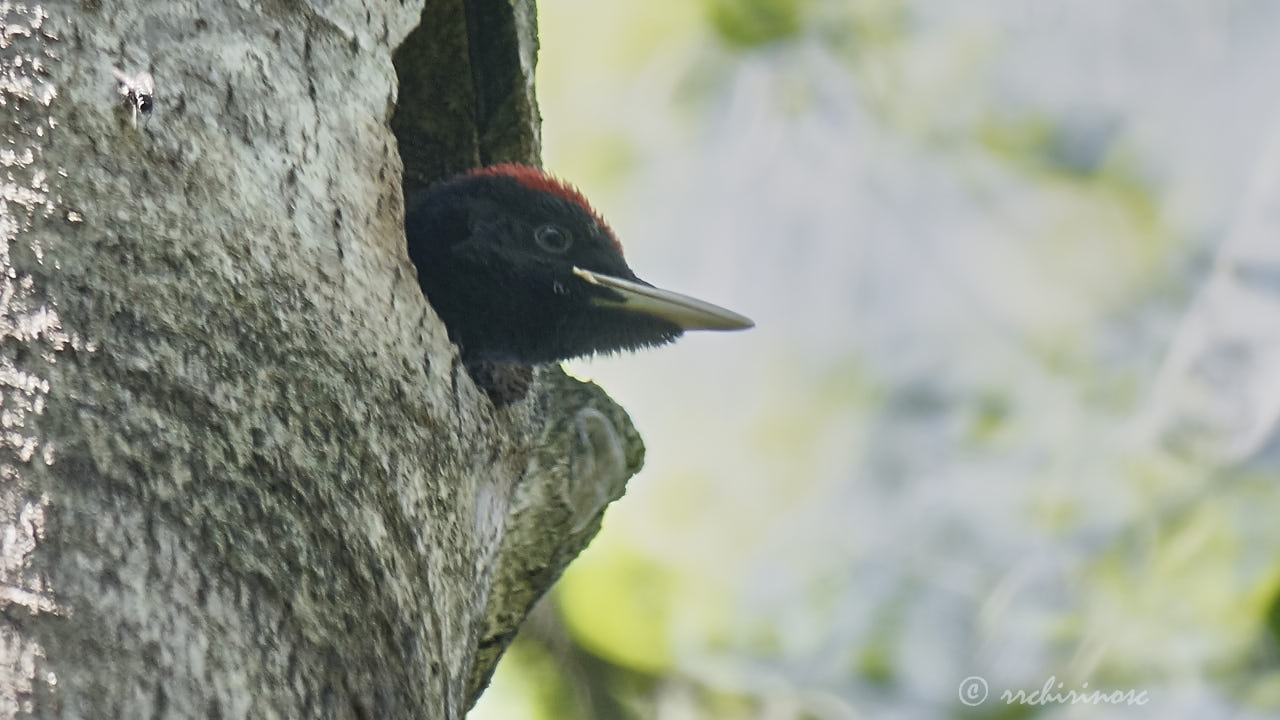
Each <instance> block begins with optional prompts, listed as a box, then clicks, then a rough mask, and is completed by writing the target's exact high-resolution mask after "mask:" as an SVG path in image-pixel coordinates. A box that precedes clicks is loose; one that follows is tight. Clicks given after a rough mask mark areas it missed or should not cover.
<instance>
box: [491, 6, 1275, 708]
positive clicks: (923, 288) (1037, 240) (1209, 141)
mask: <svg viewBox="0 0 1280 720" xmlns="http://www.w3.org/2000/svg"><path fill="white" fill-rule="evenodd" d="M1227 5H1230V7H1227ZM1227 5H1223V4H1213V3H1196V2H1190V1H1186V2H1184V1H1183V0H1169V1H1168V2H1167V3H1166V4H1163V5H1158V12H1157V11H1156V10H1155V8H1157V4H1155V0H1143V2H1139V3H1138V4H1137V5H1135V6H1133V7H1131V8H1130V9H1129V10H1126V9H1125V8H1123V7H1121V4H1111V3H1107V2H1105V0H1090V1H1087V2H1083V1H1082V2H1071V3H1059V2H1046V3H1020V2H1017V1H1016V0H983V1H982V2H975V3H946V2H936V1H931V0H915V1H909V0H860V1H846V0H701V1H700V2H696V3H689V2H686V1H685V0H653V2H649V3H629V4H625V5H623V4H614V3H599V2H596V1H595V0H542V2H541V3H540V4H539V12H540V18H539V21H540V26H541V32H542V51H541V52H542V58H541V65H540V70H539V72H540V76H539V95H540V100H541V102H542V108H543V113H544V118H545V122H544V126H543V132H544V146H545V152H544V154H545V158H546V160H547V163H548V166H549V167H551V168H552V169H553V170H556V171H558V172H562V173H563V174H565V175H566V176H568V177H570V178H571V179H573V180H574V181H575V182H578V183H580V184H581V185H582V186H583V187H584V189H585V190H586V191H587V194H588V196H590V197H591V198H592V199H593V201H594V202H596V203H597V204H598V206H599V207H600V208H601V210H602V211H603V213H604V215H605V216H606V217H609V218H610V220H611V223H612V224H613V225H614V227H615V229H616V230H618V231H619V234H620V235H621V236H622V237H623V239H624V242H625V243H626V245H627V248H628V257H629V258H630V259H631V261H632V264H633V266H634V267H635V268H636V269H637V271H638V272H639V274H640V275H641V276H642V277H645V278H646V279H650V280H655V281H665V280H667V279H672V280H675V281H679V282H683V283H686V284H688V285H689V286H690V287H689V289H691V290H695V289H698V288H710V289H711V290H714V291H715V292H719V293H722V294H727V293H732V292H735V291H736V292H738V293H739V295H738V297H742V298H747V299H749V300H750V299H754V300H756V301H757V306H756V307H755V308H751V307H747V308H741V309H744V310H746V311H747V312H748V313H749V314H752V315H756V316H757V317H756V319H757V321H758V322H759V327H758V328H757V329H756V330H754V331H752V333H750V334H745V335H742V336H736V337H735V338H734V339H732V340H724V339H723V338H722V337H718V338H714V339H706V340H704V339H702V338H687V339H685V340H682V341H681V343H679V344H678V345H676V346H675V347H672V348H666V349H663V350H661V351H658V352H655V353H653V354H646V355H644V356H637V358H626V359H612V360H609V361H608V362H607V364H600V365H594V364H593V365H590V366H588V368H587V369H588V371H589V372H592V373H595V374H597V375H598V377H601V378H602V384H603V385H604V386H605V387H606V388H607V389H609V390H610V392H611V393H613V394H614V395H615V397H618V398H619V399H620V400H621V401H622V402H623V404H624V406H626V407H628V408H629V410H630V411H631V412H632V414H633V417H634V418H635V420H636V422H637V424H638V426H639V428H640V430H641V432H642V433H643V434H644V435H645V437H646V442H647V444H648V446H649V448H650V450H649V457H648V459H647V467H646V470H645V472H643V473H642V474H641V475H640V476H638V477H637V478H635V479H634V480H633V481H632V483H631V486H630V487H629V490H628V495H627V496H626V497H624V498H623V499H622V500H621V501H620V502H619V503H617V504H615V505H614V506H613V507H612V508H611V509H610V510H609V513H608V516H607V518H606V523H605V529H604V531H603V532H602V534H601V536H600V537H599V538H597V540H596V541H595V542H594V543H593V545H592V546H591V547H590V548H589V549H588V550H587V552H586V553H584V555H583V556H582V557H581V558H580V559H579V560H578V561H576V562H575V563H574V565H572V566H571V567H570V568H569V570H568V572H567V573H566V575H565V578H564V580H563V581H562V583H561V584H560V585H559V586H558V588H557V589H556V591H555V592H554V604H553V605H551V606H548V607H547V608H544V611H543V612H541V613H540V616H539V617H540V620H539V623H540V624H539V628H538V629H537V630H536V631H530V632H526V633H525V634H523V635H522V636H521V638H520V639H519V640H518V641H517V643H516V645H515V646H514V647H513V650H512V651H511V653H510V654H509V655H508V656H507V657H506V658H505V659H504V660H503V663H502V665H501V666H500V669H499V673H498V676H497V678H496V680H495V683H494V687H493V688H492V689H491V690H490V691H489V693H488V694H486V696H485V697H484V698H483V699H482V701H481V704H480V706H479V707H478V708H477V710H476V711H475V714H474V717H475V718H476V720H482V719H488V718H502V719H503V720H507V719H508V718H521V717H527V718H556V719H557V720H560V719H566V718H578V717H583V718H588V717H590V718H636V719H638V720H639V719H645V720H647V719H648V718H661V719H666V718H679V719H680V720H685V719H689V718H744V719H745V718H766V717H767V718H779V719H782V718H786V719H791V718H796V719H799V718H823V719H827V718H853V717H879V716H892V717H921V718H926V717H958V718H1024V717H1033V716H1035V717H1041V716H1043V717H1062V716H1091V715H1087V714H1084V715H1071V714H1070V713H1069V712H1067V711H1070V710H1072V708H1057V707H1046V706H1040V707H1032V706H1027V705H1006V704H1003V703H1001V702H995V701H988V702H987V703H985V704H983V705H982V706H981V707H976V708H968V707H965V706H964V705H963V704H962V703H960V702H959V699H958V697H957V694H956V688H957V684H958V682H959V681H960V680H961V679H963V678H965V677H967V676H970V675H981V676H984V677H986V678H987V679H988V680H989V681H990V684H991V690H992V696H993V697H997V696H998V694H999V691H1000V690H1001V689H1002V688H1008V689H1015V690H1016V689H1026V690H1034V689H1036V688H1038V687H1040V685H1041V684H1042V683H1044V682H1045V681H1046V680H1047V678H1048V677H1049V676H1055V677H1057V678H1058V679H1060V680H1063V681H1064V682H1066V683H1068V684H1073V685H1071V686H1072V687H1079V686H1080V684H1081V683H1085V682H1088V683H1090V687H1092V688H1137V689H1142V690H1147V691H1149V693H1150V695H1151V697H1152V698H1153V699H1154V701H1153V702H1152V703H1151V705H1149V706H1147V707H1145V708H1141V709H1135V708H1120V709H1119V711H1120V714H1119V715H1114V716H1123V717H1130V716H1132V717H1165V716H1168V715H1169V714H1171V713H1174V712H1183V713H1190V714H1191V715H1188V716H1195V717H1205V718H1225V717H1235V716H1238V715H1239V716H1243V715H1246V714H1247V713H1254V715H1255V716H1256V717H1266V716H1268V714H1269V713H1270V714H1274V713H1275V712H1277V711H1280V609H1278V608H1280V599H1278V598H1280V563H1278V562H1277V560H1276V558H1277V556H1278V555H1280V523H1276V522H1275V521H1274V517H1273V516H1274V514H1275V508H1276V507H1278V506H1280V482H1277V481H1278V480H1280V467H1278V466H1280V458H1277V451H1276V450H1275V449H1274V448H1272V449H1270V450H1265V449H1264V450H1263V451H1261V452H1260V453H1258V457H1256V458H1251V459H1250V460H1249V461H1248V462H1244V461H1240V460H1230V461H1228V460H1223V459H1222V458H1220V457H1214V456H1211V455H1207V454H1204V453H1202V452H1200V451H1198V450H1197V449H1196V446H1194V445H1192V444H1189V443H1184V442H1182V440H1181V439H1180V436H1178V435H1177V434H1170V435H1153V434H1151V433H1150V432H1148V430H1149V429H1148V428H1147V427H1146V426H1145V425H1144V423H1145V422H1147V421H1148V420H1149V418H1147V417H1146V414H1155V415H1159V414H1160V413H1161V412H1163V413H1165V414H1177V413H1179V412H1185V413H1187V414H1188V415H1189V416H1190V417H1192V418H1193V420H1194V422H1192V423H1191V431H1192V432H1194V431H1199V430H1200V429H1201V427H1200V425H1201V424H1204V423H1206V422H1209V421H1213V420H1215V417H1216V416H1214V415H1213V414H1212V413H1211V412H1208V411H1206V410H1205V408H1213V407H1215V406H1214V405H1213V403H1212V402H1211V401H1213V400H1216V399H1217V398H1215V397H1204V396H1201V395H1196V394H1195V393H1192V394H1190V395H1189V399H1181V400H1179V402H1182V403H1183V404H1182V405H1175V406H1174V407H1173V409H1172V410H1170V409H1163V410H1161V409H1160V408H1159V407H1158V405H1159V404H1158V403H1157V402H1155V401H1156V400H1158V399H1160V398H1153V392H1155V391H1154V390H1153V388H1155V387H1157V376H1159V375H1161V374H1162V372H1161V371H1162V368H1164V367H1165V366H1166V364H1167V357H1168V355H1169V353H1170V352H1171V350H1170V347H1171V345H1173V344H1174V339H1173V338H1174V335H1175V328H1177V327H1180V326H1182V325H1184V324H1186V323H1189V322H1192V321H1193V320H1194V314H1193V313H1191V312H1190V311H1189V306H1190V305H1191V303H1192V301H1193V299H1194V298H1195V297H1196V296H1197V295H1198V293H1199V292H1200V289H1201V288H1202V287H1203V286H1204V284H1205V282H1206V280H1205V278H1206V275H1207V274H1208V273H1209V272H1210V271H1209V270H1208V269H1207V268H1208V266H1210V265H1211V258H1213V257H1214V255H1215V253H1217V252H1219V251H1220V247H1221V246H1222V245H1223V243H1222V242H1221V240H1222V237H1223V235H1224V234H1226V233H1228V232H1230V228H1231V227H1232V226H1233V218H1234V213H1235V212H1236V211H1237V209H1238V206H1239V204H1240V197H1241V196H1244V195H1246V194H1247V191H1248V187H1247V185H1246V183H1247V182H1248V180H1249V178H1251V177H1252V176H1253V175H1254V174H1255V173H1254V165H1253V163H1254V161H1255V158H1256V156H1258V155H1259V153H1258V152H1257V144H1258V143H1259V142H1261V138H1262V137H1263V136H1262V133H1263V132H1265V131H1266V128H1267V125H1266V118H1267V117H1268V116H1265V114H1263V113H1262V111H1261V110H1259V108H1263V109H1265V108H1268V107H1269V105H1267V104H1266V102H1263V100H1257V101H1256V102H1255V98H1254V95H1255V94H1259V93H1260V92H1261V91H1259V90H1258V88H1263V87H1264V85H1265V82H1266V80H1265V78H1262V77H1261V76H1260V75H1259V74H1257V73H1250V72H1241V69H1242V68H1257V67H1268V66H1269V65H1268V62H1271V61H1272V60H1275V61H1280V52H1276V51H1275V50H1273V48H1280V12H1277V11H1275V10H1271V9H1269V8H1271V7H1273V6H1269V5H1267V4H1265V3H1262V2H1257V1H1253V2H1242V3H1234V4H1227ZM1126 7H1127V6H1126ZM1275 7H1280V6H1275ZM1134 8H1137V9H1134ZM1232 83H1236V85H1233V84H1232ZM1249 83H1252V84H1249ZM1213 93H1217V94H1213ZM1211 95H1212V97H1210V96H1211ZM1267 102H1269V100H1267ZM1250 108H1253V110H1250ZM1268 112H1269V110H1268ZM1259 117H1261V118H1262V119H1261V120H1259V119H1258V118H1259ZM1237 119H1239V120H1238V121H1237ZM1232 122H1236V123H1237V124H1235V125H1231V126H1230V127H1228V124H1229V123H1232ZM1260 128H1261V129H1260ZM1264 195H1265V193H1264ZM662 273H665V274H666V275H665V277H663V276H662ZM663 284H666V283H665V282H664V283H663ZM673 284H674V283H673ZM743 288H746V289H745V291H744V290H743ZM699 294H703V293H702V292H701V291H700V290H699ZM709 297H710V298H711V299H717V298H716V297H715V296H714V295H709ZM1244 317H1245V316H1244V315H1243V314H1240V313H1236V312H1232V313H1224V314H1220V315H1217V316H1214V322H1216V323H1217V324H1219V325H1224V326H1229V327H1236V326H1243V327H1245V328H1246V329H1247V327H1248V323H1247V322H1245V321H1244V319H1243V318H1244ZM1231 352H1239V349H1238V348H1236V349H1235V350H1232V349H1231V348H1226V349H1225V350H1223V351H1222V353H1225V354H1226V355H1228V356H1229V355H1230V353H1231ZM1209 357H1210V358H1211V359H1212V358H1214V357H1217V355H1214V354H1212V353H1211V354H1210V355H1209ZM1207 365H1208V369H1207V370H1206V372H1207V374H1208V375H1209V376H1210V377H1211V379H1213V377H1214V376H1213V372H1210V371H1214V369H1215V368H1216V367H1217V366H1216V365H1214V364H1213V363H1212V362H1210V363H1207ZM1225 367H1228V368H1230V367H1232V366H1230V365H1226V366H1225ZM1193 368H1200V365H1197V364H1194V363H1193ZM1216 372H1217V373H1218V375H1219V376H1220V377H1218V379H1217V380H1216V382H1218V383H1220V385H1219V386H1214V385H1209V386H1208V387H1210V388H1213V387H1222V388H1228V389H1229V388H1231V387H1233V386H1238V385H1240V384H1241V383H1243V382H1244V379H1243V378H1242V377H1240V376H1238V375H1235V374H1233V373H1232V372H1230V371H1229V370H1221V369H1218V370H1216ZM1264 390H1266V388H1253V387H1246V388H1244V392H1243V393H1242V395H1243V397H1244V398H1245V400H1248V399H1250V398H1262V397H1265V396H1267V393H1266V392H1264ZM1210 394H1212V393H1210ZM1241 402H1244V400H1242V401H1241ZM1228 407H1231V406H1230V405H1228ZM1153 408H1155V409H1153ZM1255 410H1257V408H1249V407H1243V406H1242V407H1240V408H1237V409H1235V410H1234V411H1233V412H1236V413H1238V414H1239V416H1240V417H1245V418H1247V417H1253V415H1252V414H1251V413H1254V411H1255ZM1263 410H1265V408H1263ZM1206 416H1208V417H1209V421H1205V420H1204V418H1205V417H1206ZM1227 420H1228V421H1230V422H1243V421H1240V420H1239V418H1237V417H1236V416H1234V415H1232V416H1229V417H1228V418H1227ZM1230 422H1227V423H1226V424H1227V425H1228V426H1229V427H1230V426H1231V424H1230ZM1197 423H1200V424H1197ZM1084 709H1085V710H1090V709H1093V708H1084ZM1111 710H1113V711H1114V710H1116V709H1115V708H1112V709H1111ZM1101 714H1102V710H1099V715H1101Z"/></svg>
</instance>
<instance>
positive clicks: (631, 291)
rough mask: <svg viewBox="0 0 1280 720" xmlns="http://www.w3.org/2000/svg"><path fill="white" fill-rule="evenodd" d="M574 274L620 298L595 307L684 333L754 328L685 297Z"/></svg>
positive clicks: (738, 317) (726, 312)
mask: <svg viewBox="0 0 1280 720" xmlns="http://www.w3.org/2000/svg"><path fill="white" fill-rule="evenodd" d="M573 274H574V275H577V276H578V277H580V278H582V279H583V280H586V281H587V282H589V283H591V284H592V285H599V286H601V287H606V288H609V289H610V290H612V291H614V292H616V293H618V294H619V295H621V296H622V299H621V300H612V299H605V298H595V299H594V300H593V302H595V303H596V304H597V305H603V306H606V307H612V308H617V309H619V310H626V311H627V312H636V313H642V314H644V315H651V316H653V317H656V318H660V319H662V320H666V321H667V322H669V323H673V324H675V325H678V326H680V327H681V328H682V329H684V330H745V329H747V328H749V327H755V323H754V322H752V321H751V319H750V318H748V317H744V316H742V315H739V314H738V313H736V312H733V311H732V310H726V309H724V308H722V307H720V306H718V305H712V304H711V303H709V302H703V301H702V300H699V299H697V298H691V297H689V296H688V295H681V294H680V293H676V292H671V291H670V290H662V289H660V288H656V287H650V286H648V285H642V284H640V283H638V282H634V281H631V280H623V279H622V278H619V277H614V276H612V275H602V274H600V273H594V272H591V271H590V270H583V269H582V268H580V267H575V268H574V269H573Z"/></svg>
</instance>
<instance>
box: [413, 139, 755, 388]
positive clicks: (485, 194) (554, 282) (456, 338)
mask: <svg viewBox="0 0 1280 720" xmlns="http://www.w3.org/2000/svg"><path fill="white" fill-rule="evenodd" d="M405 237H406V240H407V241H408V246H409V258H410V259H411V260H413V263H414V265H416V266H417V268H418V283H419V285H421V287H422V291H423V293H425V294H426V296H427V300H428V301H429V302H430V303H431V306H432V307H433V308H435V311H436V313H437V314H438V315H439V316H440V319H441V320H443V321H444V324H445V327H446V328H447V329H448V331H449V338H450V339H451V340H452V341H453V342H454V343H455V344H457V346H458V348H459V349H460V351H461V355H462V359H463V361H464V363H466V364H467V365H468V368H469V369H471V370H472V374H473V376H478V377H476V380H477V382H478V383H480V384H481V385H489V384H490V383H489V382H487V381H485V380H484V379H483V378H484V377H486V376H488V375H489V374H491V372H492V367H494V366H504V365H512V366H530V365H535V364H539V363H550V362H556V361H559V360H566V359H569V358H574V357H579V356H583V355H590V354H592V353H609V352H615V351H619V350H635V349H638V348H642V347H649V346H654V345H662V344H665V343H669V342H671V341H672V340H675V339H676V338H677V337H679V336H680V335H681V334H682V333H683V332H684V331H685V330H741V329H745V328H749V327H752V326H753V324H754V323H752V321H751V320H749V319H747V318H745V317H743V316H742V315H739V314H737V313H735V312H732V311H729V310H726V309H724V308H721V307H717V306H715V305H712V304H710V303H707V302H703V301H701V300H697V299H695V298H691V297H688V296H686V295H681V294H679V293H674V292H671V291H669V290H662V289H659V288H656V287H654V286H652V285H650V284H649V283H647V282H645V281H643V280H641V279H640V278H638V277H636V274H635V273H634V272H632V271H631V268H629V267H627V263H626V261H625V260H624V259H623V257H622V246H621V245H620V244H619V243H618V240H617V238H616V237H615V236H614V234H613V231H612V230H610V229H609V226H608V225H607V224H606V223H605V221H604V219H603V218H601V217H600V215H599V214H598V213H597V212H596V211H595V210H593V209H592V208H591V205H590V204H589V203H588V202H587V200H586V198H584V197H583V196H582V193H581V192H579V191H578V190H577V189H576V188H574V187H573V186H571V185H568V184H566V183H564V182H561V181H560V180H557V179H556V178H554V177H552V176H551V175H548V174H547V173H546V172H544V171H542V170H540V169H538V168H533V167H528V166H524V165H514V164H503V165H493V166H490V167H484V168H479V169H477V170H472V171H471V172H468V173H465V174H463V175H460V176H457V177H455V178H453V179H450V180H447V181H445V182H442V183H439V184H436V185H432V186H430V187H427V188H425V189H423V190H420V191H417V192H416V193H414V194H412V195H410V196H409V197H408V198H407V200H406V209H405ZM486 368H488V369H486ZM477 370H479V372H477ZM499 384H500V385H501V384H502V383H501V382H499ZM486 390H487V391H488V392H489V394H490V396H491V397H493V398H494V400H495V401H496V402H500V403H501V402H503V401H510V400H511V399H513V398H512V397H509V396H508V395H509V394H510V393H508V392H506V390H504V389H502V388H497V389H495V388H494V387H486ZM515 394H517V395H520V396H522V395H523V390H522V389H517V391H516V393H515Z"/></svg>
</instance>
